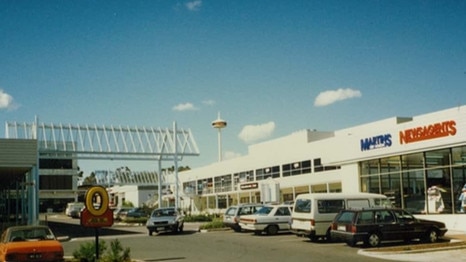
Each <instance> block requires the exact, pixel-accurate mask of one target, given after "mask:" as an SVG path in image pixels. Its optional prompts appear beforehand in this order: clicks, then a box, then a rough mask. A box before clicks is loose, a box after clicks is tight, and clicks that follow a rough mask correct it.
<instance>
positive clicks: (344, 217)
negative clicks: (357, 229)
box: [337, 212, 355, 224]
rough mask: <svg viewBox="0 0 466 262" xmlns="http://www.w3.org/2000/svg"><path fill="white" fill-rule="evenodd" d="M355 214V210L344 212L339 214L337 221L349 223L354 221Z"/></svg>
mask: <svg viewBox="0 0 466 262" xmlns="http://www.w3.org/2000/svg"><path fill="white" fill-rule="evenodd" d="M354 215H355V213H354V212H343V213H341V214H340V215H339V216H338V218H337V221H338V223H345V224H349V223H351V222H353V218H354Z"/></svg>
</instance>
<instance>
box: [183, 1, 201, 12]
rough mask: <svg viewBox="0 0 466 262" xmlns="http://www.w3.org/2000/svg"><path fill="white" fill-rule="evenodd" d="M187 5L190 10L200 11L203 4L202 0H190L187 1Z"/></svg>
mask: <svg viewBox="0 0 466 262" xmlns="http://www.w3.org/2000/svg"><path fill="white" fill-rule="evenodd" d="M185 6H186V8H187V9H188V10H189V11H198V10H199V8H201V6H202V1H201V0H195V1H190V2H187V3H186V5H185Z"/></svg>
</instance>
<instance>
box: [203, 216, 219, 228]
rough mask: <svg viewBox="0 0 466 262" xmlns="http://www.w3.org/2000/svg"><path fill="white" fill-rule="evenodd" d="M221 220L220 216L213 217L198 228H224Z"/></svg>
mask: <svg viewBox="0 0 466 262" xmlns="http://www.w3.org/2000/svg"><path fill="white" fill-rule="evenodd" d="M224 227H225V225H224V224H223V220H222V219H221V218H215V219H213V220H212V222H209V223H205V224H202V225H201V226H200V227H199V229H214V228H224Z"/></svg>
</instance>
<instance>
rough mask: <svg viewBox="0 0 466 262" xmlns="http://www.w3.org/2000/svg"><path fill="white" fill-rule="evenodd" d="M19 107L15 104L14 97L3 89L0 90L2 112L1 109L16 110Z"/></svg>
mask: <svg viewBox="0 0 466 262" xmlns="http://www.w3.org/2000/svg"><path fill="white" fill-rule="evenodd" d="M18 107H19V105H17V104H16V103H15V101H14V99H13V97H12V96H11V95H9V94H7V93H5V92H4V91H3V90H2V89H0V110H1V109H7V110H15V109H16V108H18Z"/></svg>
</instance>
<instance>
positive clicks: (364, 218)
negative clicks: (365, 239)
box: [358, 211, 374, 224]
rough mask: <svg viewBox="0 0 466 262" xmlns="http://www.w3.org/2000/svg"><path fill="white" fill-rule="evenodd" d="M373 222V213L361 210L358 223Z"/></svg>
mask: <svg viewBox="0 0 466 262" xmlns="http://www.w3.org/2000/svg"><path fill="white" fill-rule="evenodd" d="M372 223H374V213H373V212H372V211H363V212H361V213H360V214H359V217H358V224H372Z"/></svg>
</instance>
